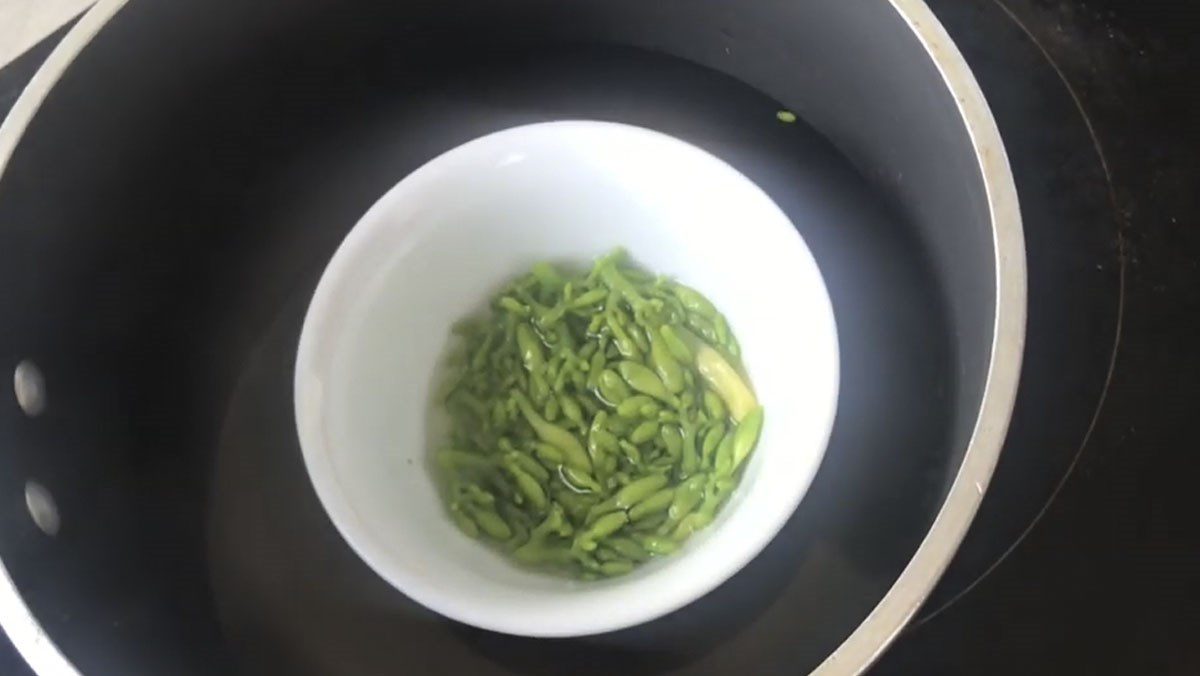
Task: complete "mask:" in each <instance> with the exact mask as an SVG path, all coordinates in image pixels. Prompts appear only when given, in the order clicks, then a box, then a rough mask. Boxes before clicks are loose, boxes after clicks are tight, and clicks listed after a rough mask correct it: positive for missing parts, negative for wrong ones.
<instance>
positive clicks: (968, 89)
mask: <svg viewBox="0 0 1200 676" xmlns="http://www.w3.org/2000/svg"><path fill="white" fill-rule="evenodd" d="M128 1H129V0H98V2H97V3H96V4H95V5H93V6H92V8H91V9H90V10H88V11H87V12H86V13H85V14H84V15H83V16H82V17H81V18H80V19H79V20H78V21H77V22H76V24H75V25H74V26H73V27H72V28H71V29H70V31H68V33H67V34H66V36H64V37H63V39H62V40H61V41H60V42H59V43H58V45H57V46H56V47H55V48H54V50H53V51H52V52H51V54H50V56H49V57H48V58H47V59H46V60H45V62H43V63H42V65H41V67H40V68H39V69H38V71H37V73H35V74H34V76H33V78H32V79H31V80H30V81H29V83H28V85H27V86H26V87H25V90H24V91H23V92H22V93H21V95H20V97H18V99H17V101H16V103H15V104H14V105H13V108H12V110H11V111H10V112H9V114H8V117H7V118H6V119H5V120H4V121H3V123H0V180H2V179H3V176H4V170H5V168H6V167H7V165H8V162H9V160H10V159H11V158H12V155H13V152H14V151H15V150H16V147H17V144H18V143H19V142H20V140H21V138H22V136H23V134H24V132H25V130H26V129H27V128H28V126H29V124H30V122H31V121H32V119H33V117H34V115H36V114H37V111H38V109H39V108H40V107H41V105H42V103H43V102H44V101H45V99H46V97H47V95H48V94H49V92H50V90H51V89H52V88H53V87H54V85H55V84H56V83H57V82H58V81H59V80H60V79H61V77H62V76H63V74H64V73H65V72H66V70H67V68H69V67H70V65H71V64H72V63H73V62H74V60H75V58H76V57H77V56H78V55H79V54H80V53H81V52H82V51H83V49H84V48H85V47H86V46H87V45H88V44H89V43H90V42H91V41H92V38H94V37H95V36H96V34H98V33H99V32H100V31H101V30H102V29H103V28H104V26H105V25H106V24H107V23H108V22H109V21H110V20H111V19H112V18H113V17H114V16H115V15H116V14H117V13H118V12H119V11H120V10H121V8H123V7H124V6H125V5H126V4H127V3H128ZM888 2H889V4H890V5H891V7H892V9H893V10H894V11H896V12H897V13H898V14H899V15H900V17H901V18H902V19H903V20H904V22H905V23H906V24H907V25H908V27H909V29H910V30H912V32H913V35H914V36H915V37H916V38H917V39H918V41H919V42H920V43H921V45H922V46H923V47H924V49H925V52H926V54H927V56H928V57H929V58H930V60H932V61H933V63H934V64H935V65H936V66H937V69H938V72H939V73H940V74H941V76H942V81H943V83H944V84H945V86H946V88H947V89H948V90H949V91H950V93H951V94H952V95H953V96H954V98H955V103H956V105H957V107H958V111H959V115H960V116H961V117H962V120H963V124H964V125H965V126H966V129H967V133H968V135H969V136H970V138H971V144H972V147H973V149H974V152H975V157H976V160H977V161H978V163H979V170H980V174H981V176H982V178H983V183H984V189H985V192H986V195H987V201H988V211H989V214H990V220H991V225H992V253H993V256H994V260H995V266H996V268H995V269H996V274H995V293H996V309H995V316H994V318H993V334H992V350H991V359H990V361H989V363H988V372H987V380H986V384H985V386H984V394H983V400H982V402H981V404H980V409H979V414H978V417H977V418H976V421H975V427H974V430H973V432H972V435H971V439H970V441H969V443H968V445H967V450H966V453H965V454H964V456H963V460H962V465H961V466H960V467H959V470H958V473H957V474H956V476H955V478H954V482H953V484H952V485H951V487H950V491H949V493H948V494H947V496H946V498H945V500H944V501H943V502H942V506H941V508H940V509H939V511H938V514H937V516H936V517H935V519H934V521H933V524H932V526H930V529H929V531H928V532H927V533H926V534H925V537H924V539H923V540H922V541H921V544H920V546H919V547H918V548H917V551H916V552H915V553H914V554H913V557H912V558H911V559H910V560H909V562H908V564H907V565H906V566H905V568H904V570H903V572H901V574H900V576H899V577H898V578H897V579H896V581H895V583H893V585H892V587H891V588H890V589H889V590H888V592H887V594H885V595H884V597H883V599H881V600H880V602H879V603H878V605H876V606H875V608H874V609H873V610H872V611H871V613H870V614H868V615H867V617H866V619H864V620H863V621H862V623H860V624H859V625H858V627H857V628H856V629H855V630H854V632H853V633H851V634H850V636H849V637H847V638H846V640H845V641H843V642H842V644H841V645H840V646H839V647H838V648H837V649H836V650H835V651H834V652H833V653H832V654H830V655H829V656H828V657H827V658H826V659H825V661H824V662H822V663H821V665H820V666H818V667H817V669H816V670H815V671H814V672H813V673H814V674H818V675H820V676H837V675H840V674H858V673H861V672H862V671H864V670H866V669H867V667H869V666H870V665H871V664H873V663H874V662H875V660H876V659H878V657H879V656H880V655H881V654H882V653H883V651H884V650H885V649H886V648H887V647H888V646H889V645H890V644H891V642H892V641H893V640H894V639H895V638H896V636H897V635H898V634H899V633H900V630H901V629H902V628H903V627H904V626H905V624H907V623H908V621H909V619H911V618H912V616H913V615H914V614H915V613H916V612H917V610H918V609H919V608H920V607H921V605H922V603H924V601H925V599H926V597H928V595H929V594H930V592H932V591H933V587H934V585H935V584H936V583H937V581H938V580H939V579H940V578H941V576H942V573H943V572H945V570H946V567H947V566H948V565H949V564H950V561H951V559H952V558H953V556H954V553H955V552H956V551H957V549H958V546H959V544H960V543H961V542H962V539H963V537H964V536H965V535H966V532H967V529H968V527H969V526H970V524H971V521H972V520H973V518H974V516H975V512H976V510H977V509H978V508H979V504H980V502H981V501H982V499H983V494H984V491H985V490H986V489H987V485H988V482H989V481H990V479H991V477H992V472H993V470H994V469H995V466H996V462H997V461H998V459H999V457H1000V451H1001V449H1002V447H1003V445H1004V439H1005V435H1006V433H1007V431H1008V424H1009V420H1010V418H1011V415H1012V410H1013V405H1014V403H1015V400H1016V394H1017V384H1018V382H1019V378H1020V373H1021V360H1022V356H1023V353H1024V346H1025V315H1026V302H1027V298H1026V268H1025V240H1024V231H1023V226H1022V222H1021V212H1020V205H1019V201H1018V197H1017V189H1016V185H1015V183H1014V181H1013V176H1012V168H1011V167H1010V165H1009V162H1008V155H1007V153H1006V151H1005V148H1004V143H1003V141H1002V139H1001V137H1000V131H999V129H998V127H997V126H996V121H995V118H994V117H993V116H992V111H991V109H990V108H989V107H988V104H987V101H986V100H985V98H984V95H983V91H982V90H981V89H980V87H979V83H978V82H977V81H976V80H975V76H974V75H973V73H972V72H971V69H970V67H969V66H968V65H967V63H966V61H965V59H964V58H963V56H962V53H961V52H960V51H959V50H958V47H957V46H956V45H955V44H954V42H953V40H951V38H950V35H949V34H948V33H947V32H946V30H945V28H944V27H943V26H942V24H941V22H940V21H938V19H937V18H936V17H935V16H934V14H933V12H932V10H930V9H929V7H928V6H927V5H926V4H925V1H924V0H888ZM0 628H3V629H4V631H5V632H6V633H7V634H8V636H9V638H10V640H11V641H12V643H13V645H14V646H16V648H17V651H18V652H19V653H20V654H21V656H22V657H23V658H24V659H25V661H26V662H28V663H29V666H30V667H31V668H32V669H33V670H34V672H36V673H38V674H63V675H68V676H69V675H72V674H79V673H80V672H79V670H78V669H77V668H76V667H75V666H74V665H73V664H72V663H71V662H70V660H68V659H67V658H66V656H64V655H63V654H62V652H61V651H60V650H59V648H58V646H57V645H55V643H54V641H53V639H52V638H51V637H50V636H49V635H48V634H47V633H46V631H45V630H44V629H43V628H42V626H41V624H39V623H38V621H37V619H36V618H35V617H34V616H33V613H32V611H31V610H30V609H29V607H28V606H26V605H25V602H24V600H23V599H22V598H21V594H20V591H19V590H18V589H17V587H16V585H15V583H14V582H13V580H12V578H11V577H10V576H9V574H8V570H7V569H6V568H5V567H4V563H3V561H2V560H0Z"/></svg>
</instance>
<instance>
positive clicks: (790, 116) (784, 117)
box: [775, 110, 796, 124]
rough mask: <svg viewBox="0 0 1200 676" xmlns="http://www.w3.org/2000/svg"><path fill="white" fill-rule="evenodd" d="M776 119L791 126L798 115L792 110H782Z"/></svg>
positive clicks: (776, 114)
mask: <svg viewBox="0 0 1200 676" xmlns="http://www.w3.org/2000/svg"><path fill="white" fill-rule="evenodd" d="M775 119H777V120H779V121H780V122H786V123H788V124H791V123H793V122H795V121H796V114H795V113H793V112H792V111H790V110H781V111H779V112H777V113H775Z"/></svg>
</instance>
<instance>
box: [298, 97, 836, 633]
mask: <svg viewBox="0 0 1200 676" xmlns="http://www.w3.org/2000/svg"><path fill="white" fill-rule="evenodd" d="M547 141H550V142H555V141H559V142H563V145H562V146H561V147H567V148H572V149H573V150H570V151H567V152H565V153H564V154H565V155H567V156H575V157H578V159H579V160H580V161H581V162H582V163H583V164H584V165H590V164H591V163H592V161H593V160H595V159H597V158H599V159H600V161H601V162H602V163H606V162H607V161H608V160H610V159H616V160H620V159H621V158H622V156H620V155H614V154H613V153H611V150H610V149H611V148H613V147H621V146H625V145H626V144H625V143H624V141H629V142H630V144H632V143H633V142H636V143H637V148H638V150H639V152H640V151H643V150H645V149H646V148H647V147H649V148H650V150H651V151H652V152H651V155H653V156H654V157H656V158H672V159H674V160H677V162H673V163H672V164H680V165H682V166H686V167H701V169H700V171H701V174H702V175H704V176H706V177H707V178H710V179H711V178H713V177H719V179H720V180H721V181H723V182H725V183H727V184H728V185H730V187H731V190H733V192H734V193H735V194H739V195H744V199H743V201H742V204H751V203H752V204H753V206H754V208H755V209H761V210H762V212H763V216H764V218H763V220H762V228H763V229H764V231H766V232H768V233H774V232H782V237H784V238H788V239H794V242H795V244H796V248H795V252H794V255H789V256H788V257H787V259H786V262H787V265H788V267H789V268H791V269H793V270H796V271H798V272H797V274H798V275H799V276H800V277H801V278H802V279H803V280H804V281H805V282H809V281H811V284H809V285H807V286H809V288H810V289H811V293H810V294H809V295H811V301H812V304H813V309H812V312H811V314H810V315H809V317H810V318H811V324H812V325H814V326H816V327H819V330H817V331H814V344H813V346H814V348H815V349H817V351H816V352H814V353H813V359H814V361H812V362H810V363H809V365H808V366H807V367H805V368H814V367H815V368H817V370H818V371H821V372H820V373H816V372H814V373H813V376H814V379H813V384H814V386H815V389H813V390H811V391H812V392H815V394H814V401H813V402H810V403H811V404H812V408H811V409H810V410H809V412H811V413H812V414H813V415H812V419H811V424H808V423H806V424H805V425H804V426H805V427H807V428H810V429H811V430H812V431H813V432H814V435H813V437H812V441H813V442H814V443H812V444H806V445H805V446H804V449H805V450H806V451H811V453H812V458H811V461H810V462H807V463H805V464H804V465H798V466H797V467H796V468H795V470H796V471H794V472H788V473H784V474H786V475H787V476H789V477H791V478H792V481H790V482H788V483H787V484H786V485H781V486H779V490H778V491H775V492H768V493H759V494H757V495H756V499H755V501H754V502H755V503H756V504H757V505H758V508H759V509H760V511H761V514H760V515H759V518H757V519H755V521H754V524H753V528H752V529H750V530H748V529H746V528H745V527H744V524H743V528H742V529H740V530H739V531H737V532H740V533H742V534H744V537H740V538H735V537H732V536H730V535H726V536H725V538H724V542H725V546H723V547H719V548H718V547H716V546H715V545H717V544H718V543H717V542H711V541H708V542H702V543H698V544H697V545H696V546H695V547H694V550H695V551H696V555H695V556H694V557H692V560H691V562H690V563H689V564H684V565H686V566H690V568H692V569H695V568H697V567H698V563H697V560H699V559H703V560H704V561H705V565H704V566H703V574H702V575H692V576H690V577H686V578H685V577H683V576H679V575H671V573H672V572H679V570H680V567H679V566H674V565H672V563H671V562H672V561H673V560H679V557H669V558H667V559H665V560H664V561H663V564H662V565H661V566H660V567H659V569H658V570H654V571H652V572H650V573H648V574H647V575H645V576H641V577H636V578H635V577H626V578H621V579H620V580H613V581H612V584H610V585H606V586H604V587H597V588H596V589H595V592H596V594H593V595H587V596H586V597H584V598H583V600H582V601H581V602H577V603H564V604H562V605H561V606H559V607H555V608H552V609H545V608H541V609H539V611H538V612H528V611H522V612H506V611H505V610H503V609H500V608H496V607H494V606H490V605H486V604H484V605H480V604H477V603H473V602H470V601H467V600H464V596H463V595H462V594H460V593H456V592H457V590H456V589H454V588H452V587H451V588H448V587H447V586H446V585H445V584H440V585H430V584H428V583H427V580H426V579H425V578H424V576H423V575H420V574H416V575H414V574H413V572H412V570H411V566H410V565H405V563H404V562H403V561H401V560H398V557H397V556H396V551H395V550H396V548H394V547H388V546H387V543H386V538H383V539H381V538H379V537H378V536H377V533H379V532H380V529H378V528H372V523H371V520H370V519H368V518H365V517H364V516H363V511H362V510H360V509H358V508H357V507H356V505H357V504H358V503H357V500H356V499H355V497H354V496H353V495H352V494H351V493H350V492H349V491H347V490H346V488H345V486H344V485H343V482H342V481H340V480H339V475H340V474H341V472H339V468H338V465H337V463H336V461H335V460H334V457H335V455H336V453H335V452H334V445H333V444H332V443H330V441H329V439H328V437H329V434H328V429H329V428H328V427H326V422H325V421H326V420H327V417H326V416H325V415H323V414H324V413H328V412H329V411H330V410H331V408H332V409H333V410H336V409H337V408H339V406H338V405H337V404H336V403H332V402H331V398H330V397H326V396H323V395H324V394H325V393H326V392H328V391H329V389H331V388H329V380H330V376H329V374H330V373H331V372H332V371H333V370H334V364H335V363H336V362H337V357H336V354H337V353H338V352H340V351H341V350H342V349H343V347H344V345H345V342H344V341H350V342H351V344H352V343H353V341H354V337H355V332H354V331H343V330H341V327H340V326H339V325H338V324H337V323H336V322H334V321H331V319H332V318H333V317H336V316H338V315H339V314H343V313H349V312H353V310H352V309H349V308H348V307H347V306H346V305H345V300H346V299H348V298H353V299H356V300H355V301H353V302H355V303H357V302H358V300H359V299H362V298H363V297H364V295H365V294H370V293H372V292H370V291H364V288H366V289H370V288H374V287H375V284H374V283H373V282H372V281H371V280H372V279H374V278H373V277H369V276H363V275H362V274H360V273H361V272H362V271H363V270H365V269H367V266H368V265H370V263H369V262H364V258H366V259H368V260H370V259H371V257H372V252H373V251H375V250H377V247H376V246H374V245H373V241H374V240H375V239H376V238H378V237H380V236H382V235H383V234H384V233H387V232H389V231H392V230H394V229H395V226H396V224H397V221H396V220H395V219H393V218H390V215H391V214H392V213H394V212H396V211H398V210H399V211H403V210H404V207H405V205H406V204H409V203H411V202H410V200H412V199H414V198H415V200H416V202H417V203H420V201H421V200H422V199H423V195H424V194H425V193H427V192H428V191H431V190H432V191H434V192H437V191H438V190H439V189H442V188H440V185H441V184H442V183H443V182H444V181H446V180H450V181H451V182H453V181H454V179H453V178H450V179H447V176H451V175H453V176H455V177H458V176H465V177H470V176H471V175H472V174H473V173H474V172H477V171H480V170H482V171H484V172H486V173H488V174H489V175H491V173H492V172H493V171H494V169H493V167H494V166H495V158H496V157H497V156H499V155H503V154H508V153H512V152H521V151H520V150H519V149H522V148H528V147H530V146H533V147H537V148H541V147H544V145H545V143H546V142H547ZM557 147H559V146H556V148H557ZM580 148H582V149H585V150H583V151H582V154H581V151H579V150H575V149H580ZM534 152H535V153H536V152H537V151H536V150H535V151H534ZM551 152H559V151H558V150H553V151H551ZM606 166H607V165H606ZM414 192H415V195H414V194H413V193H414ZM689 202H694V200H689ZM400 230H401V231H407V230H409V229H408V228H407V226H400ZM601 253H602V252H601ZM632 254H633V255H634V257H635V258H636V250H635V251H633V252H632ZM497 281H499V280H497ZM743 338H744V336H743ZM840 355H841V350H840V345H839V343H838V330H837V321H836V318H835V316H834V309H833V303H832V300H831V299H830V297H829V291H828V288H827V286H826V285H825V281H824V277H823V275H822V274H821V270H820V267H819V266H818V264H817V261H816V258H815V257H814V256H813V253H812V251H811V249H809V247H808V243H807V242H806V241H805V239H804V237H803V236H802V235H801V234H800V232H799V231H798V230H797V229H796V227H795V224H794V223H793V222H792V221H791V219H790V218H789V217H788V215H787V214H786V213H785V212H784V211H783V210H782V209H781V208H780V207H779V205H778V204H776V203H775V201H774V200H773V199H771V197H770V195H768V194H767V193H766V192H765V191H764V190H763V189H762V188H761V187H760V186H758V185H757V184H756V183H754V181H752V180H751V179H750V178H749V177H747V176H746V175H745V174H743V173H742V172H740V171H738V170H737V169H736V168H735V167H733V166H732V165H730V164H729V163H728V162H726V161H725V160H723V159H721V158H720V157H718V156H716V155H713V154H712V153H710V152H708V151H707V150H704V149H703V148H700V147H699V146H696V145H694V144H692V143H689V142H687V141H685V140H682V139H679V138H677V137H675V136H672V135H670V134H666V133H663V132H660V131H656V130H654V129H649V128H646V127H641V126H638V125H633V124H627V123H622V122H612V121H606V120H590V119H564V120H549V121H542V122H532V123H527V124H519V125H516V126H513V127H508V128H505V129H501V130H498V131H493V132H490V133H486V134H484V135H482V136H478V137H475V138H472V139H470V140H468V141H466V142H464V143H461V144H459V145H456V146H454V147H452V148H450V149H448V150H446V151H445V152H442V153H441V154H439V155H437V156H436V157H434V158H432V159H430V160H428V161H426V162H425V163H424V164H422V165H421V166H419V167H417V168H416V169H414V170H413V171H411V172H409V173H408V174H407V175H405V176H403V177H401V179H400V180H399V181H398V182H397V183H395V184H394V185H393V186H392V187H391V188H389V189H388V190H387V191H386V192H385V193H384V194H383V195H382V196H380V197H379V198H378V199H377V200H376V201H375V202H374V204H372V205H371V207H370V208H368V209H367V210H366V211H365V212H364V213H363V214H362V216H360V217H359V219H358V221H357V222H356V223H355V224H354V226H353V228H351V230H350V231H349V233H348V234H347V235H346V236H345V238H344V239H343V240H342V242H341V244H339V246H338V247H337V250H336V251H335V252H334V253H333V255H332V256H331V257H330V258H329V260H328V261H327V263H326V266H325V269H324V272H323V273H322V275H321V279H320V281H319V282H318V284H317V287H316V290H315V292H314V293H313V296H312V298H311V300H310V302H309V306H308V310H307V312H306V314H305V318H304V323H303V327H302V329H301V332H300V340H299V345H298V347H297V350H296V364H295V370H294V382H293V396H294V401H295V405H294V413H295V420H296V430H297V433H298V436H299V440H300V447H301V453H302V455H303V457H304V463H305V469H306V470H307V472H308V477H309V480H310V481H311V483H312V485H313V487H314V489H315V490H316V494H317V497H318V499H319V501H320V502H321V505H322V507H324V509H325V511H326V513H327V514H328V516H329V518H330V520H331V521H332V522H333V524H334V526H335V527H336V529H337V530H338V532H339V533H340V534H341V536H342V538H343V539H344V540H345V541H346V543H347V544H348V545H349V546H350V548H351V549H352V550H353V551H354V552H355V553H356V554H357V555H358V556H359V558H361V559H362V560H363V561H364V562H365V563H366V564H367V565H368V566H369V567H370V568H371V569H372V570H373V571H374V572H375V573H376V574H377V575H379V576H380V577H381V578H383V579H384V580H386V581H387V582H388V583H389V584H391V585H392V586H393V587H394V588H396V589H397V590H399V591H400V592H401V593H403V594H405V595H407V596H408V597H409V598H410V599H412V600H414V601H416V602H418V603H420V604H421V605H423V606H425V607H426V608H429V609H431V610H433V611H435V612H438V613H440V614H441V615H443V616H445V617H448V618H450V619H452V620H456V621H458V622H462V623H465V624H469V625H471V626H475V627H479V628H482V629H486V630H490V631H496V632H501V633H505V634H510V635H514V636H527V637H532V638H569V637H580V636H591V635H596V634H602V633H607V632H612V631H619V630H622V629H627V628H629V627H633V626H637V625H640V624H644V623H647V622H651V621H653V620H656V619H659V618H661V617H664V616H666V615H668V614H670V613H672V612H674V611H676V610H679V609H680V608H682V607H684V606H686V605H689V604H691V603H694V602H695V601H697V600H699V599H700V598H701V597H703V596H704V595H706V594H708V593H710V592H711V591H712V590H714V589H716V588H717V587H719V586H720V585H722V584H724V583H725V582H726V581H728V580H729V579H730V578H732V577H733V576H734V575H736V574H737V573H738V572H739V571H741V570H742V569H743V568H745V566H746V565H747V564H748V563H749V562H750V561H752V560H753V559H754V558H756V557H757V556H758V555H759V554H761V553H762V551H763V550H764V549H765V548H766V547H767V546H768V545H769V544H770V543H771V541H772V540H774V539H775V537H776V536H777V535H778V534H779V532H780V531H781V530H782V529H783V527H784V526H785V525H786V524H787V522H788V520H789V519H790V518H791V516H792V515H793V514H794V513H795V511H796V509H797V508H798V507H799V505H800V503H801V502H802V501H803V499H804V497H805V496H806V495H807V494H808V491H809V489H810V488H811V487H812V482H813V480H814V479H815V478H816V475H817V472H818V470H819V468H820V466H821V463H822V461H823V460H824V458H825V453H826V451H827V450H828V446H829V439H830V436H831V435H832V433H833V428H834V424H835V421H836V418H837V409H838V397H839V393H840V389H841V361H840ZM818 365H819V366H818ZM332 389H337V388H332ZM764 406H767V407H768V418H770V417H771V413H770V410H769V408H770V406H771V403H770V402H769V401H764ZM785 445H786V442H785ZM785 456H786V453H782V454H780V455H779V456H777V457H778V458H780V459H781V460H782V459H783V458H784V457H785ZM761 471H762V470H760V472H761ZM342 476H345V475H344V474H343V475H342ZM744 507H745V505H736V506H731V507H727V508H725V509H723V510H722V513H723V514H728V513H732V512H733V511H735V510H737V509H743V508H744ZM706 530H709V531H712V532H713V533H716V532H720V531H721V529H718V528H717V527H716V524H714V525H713V526H712V527H710V528H709V529H706ZM700 550H703V551H704V553H703V554H700V553H699V552H700ZM399 558H400V559H402V558H403V557H402V556H401V557H399ZM685 579H686V580H688V581H687V582H683V581H682V580H685ZM622 583H623V584H622ZM618 590H619V591H618Z"/></svg>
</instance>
